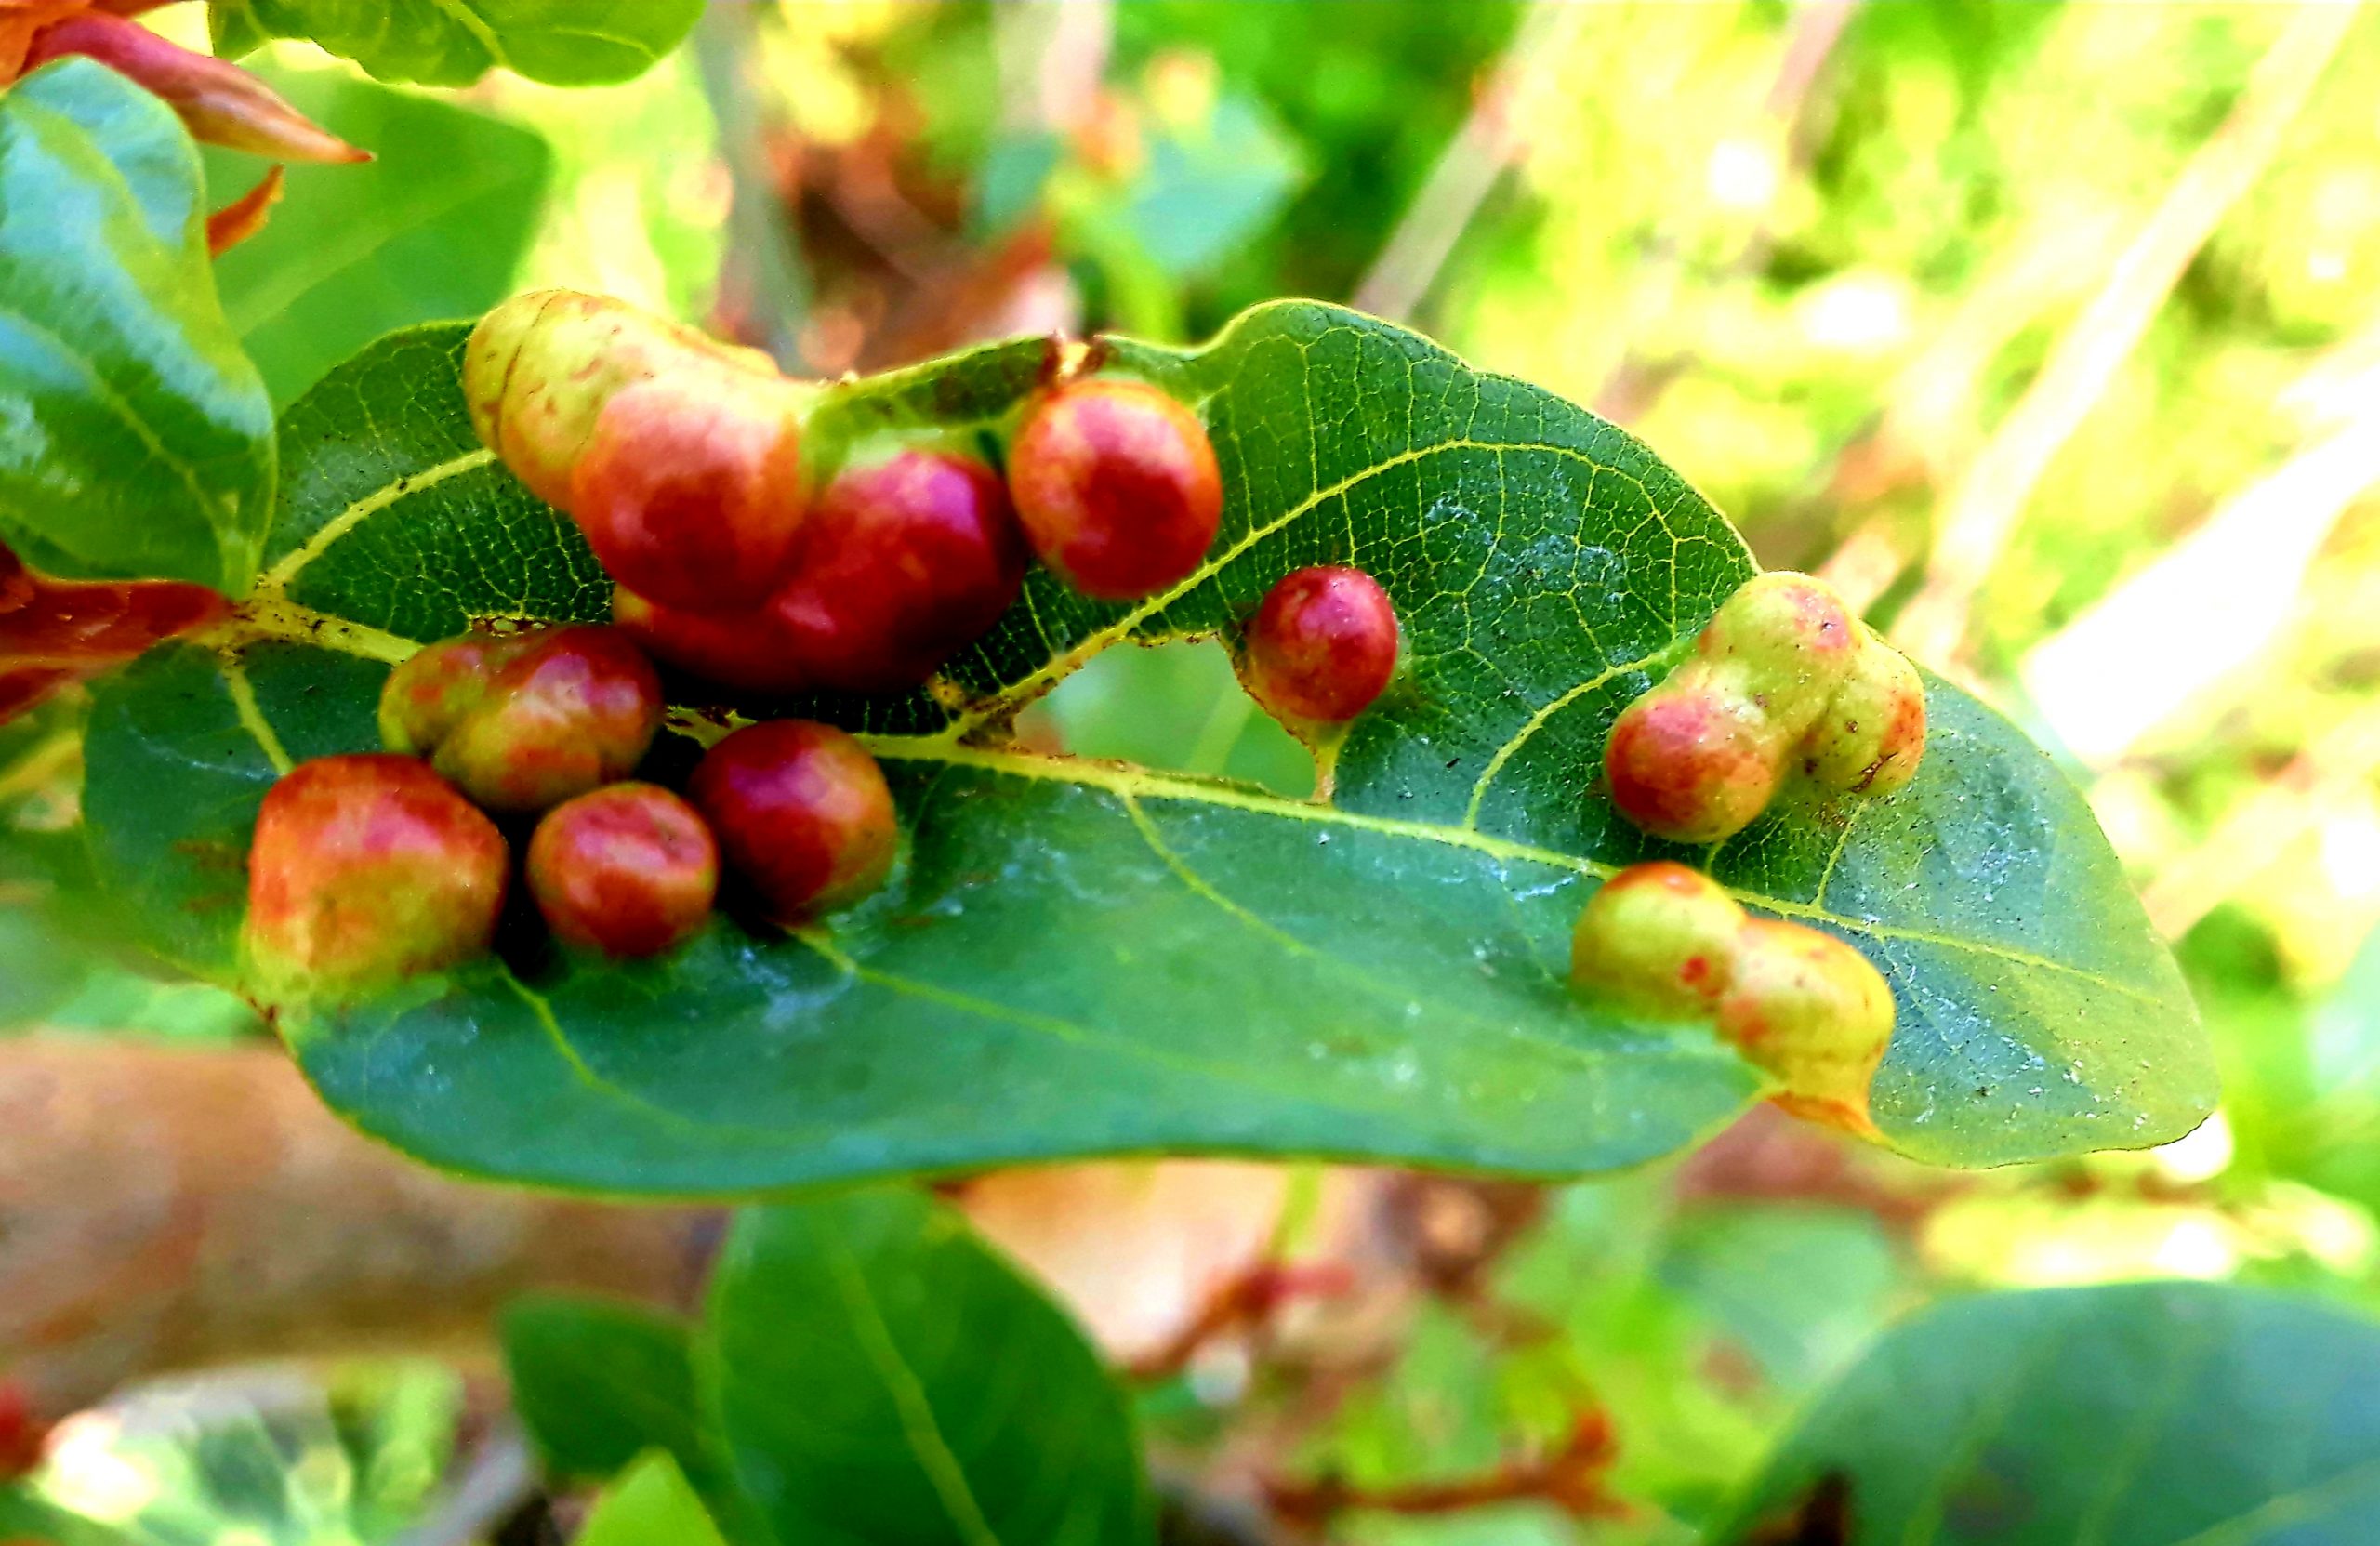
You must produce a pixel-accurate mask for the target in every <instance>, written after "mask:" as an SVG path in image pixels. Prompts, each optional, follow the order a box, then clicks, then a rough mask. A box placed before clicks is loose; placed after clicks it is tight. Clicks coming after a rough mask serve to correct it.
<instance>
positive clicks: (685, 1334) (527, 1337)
mask: <svg viewBox="0 0 2380 1546" xmlns="http://www.w3.org/2000/svg"><path fill="white" fill-rule="evenodd" d="M503 1332H504V1362H505V1368H506V1369H507V1371H508V1372H509V1374H510V1375H511V1377H512V1406H513V1409H514V1410H515V1411H517V1412H518V1413H520V1416H521V1420H522V1423H523V1424H524V1425H526V1426H527V1428H528V1430H529V1434H530V1437H531V1438H533V1439H535V1440H536V1446H537V1451H538V1453H539V1454H541V1455H542V1456H544V1457H545V1460H546V1463H547V1464H548V1465H549V1466H550V1467H551V1468H552V1469H553V1470H555V1471H557V1472H559V1473H562V1474H563V1475H566V1476H591V1477H604V1476H610V1475H613V1474H614V1473H617V1472H619V1471H621V1470H622V1469H623V1468H625V1467H626V1466H628V1464H629V1462H631V1461H632V1460H635V1459H636V1458H637V1456H639V1455H640V1454H642V1453H643V1452H645V1451H646V1450H649V1449H659V1450H664V1451H666V1452H668V1454H669V1455H670V1456H671V1457H672V1458H673V1459H674V1460H676V1462H677V1465H678V1468H679V1470H680V1471H681V1473H683V1474H684V1475H685V1476H686V1477H687V1478H688V1479H689V1480H690V1481H691V1482H692V1483H693V1485H694V1488H695V1490H696V1491H697V1492H698V1493H699V1494H700V1495H701V1497H702V1499H703V1500H704V1502H705V1503H706V1504H707V1506H708V1508H709V1510H710V1512H711V1513H712V1514H713V1515H714V1516H715V1517H716V1518H718V1519H719V1520H720V1521H721V1524H722V1525H723V1526H726V1527H727V1529H728V1532H729V1533H730V1534H731V1535H732V1536H733V1537H734V1539H737V1540H760V1539H765V1533H764V1531H762V1530H761V1529H760V1528H759V1527H758V1525H757V1521H756V1520H755V1519H754V1517H753V1514H752V1505H751V1502H750V1500H748V1499H747V1498H746V1497H745V1496H744V1495H743V1493H742V1491H741V1490H740V1489H739V1488H738V1487H737V1486H736V1483H735V1479H734V1475H733V1474H732V1473H731V1471H730V1469H729V1467H728V1465H727V1462H726V1457H725V1452H724V1450H723V1449H722V1448H721V1445H720V1441H719V1438H718V1436H717V1434H716V1432H715V1431H714V1430H713V1429H712V1427H711V1426H710V1423H709V1420H708V1417H707V1414H706V1413H705V1411H704V1409H703V1406H702V1398H701V1395H700V1394H699V1392H698V1391H697V1390H696V1388H695V1383H694V1352H693V1333H692V1332H691V1331H690V1330H689V1329H688V1328H686V1326H685V1325H684V1324H683V1323H682V1322H680V1321H677V1320H673V1319H671V1318H669V1317H668V1316H666V1315H658V1314H655V1312H653V1311H650V1310H646V1309H642V1308H641V1307H638V1306H635V1305H629V1304H622V1303H618V1302H613V1301H609V1300H602V1299H588V1298H581V1297H578V1296H575V1295H565V1294H533V1295H530V1296H528V1297H526V1298H523V1299H520V1300H516V1301H514V1302H512V1303H511V1304H510V1305H508V1306H507V1307H506V1309H505V1312H504V1322H503Z"/></svg>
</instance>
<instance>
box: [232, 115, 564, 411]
mask: <svg viewBox="0 0 2380 1546" xmlns="http://www.w3.org/2000/svg"><path fill="white" fill-rule="evenodd" d="M257 73H258V74H259V75H261V76H263V77H264V79H265V80H266V81H267V82H268V83H269V84H270V85H271V86H272V87H273V89H274V90H276V91H278V92H280V93H281V94H282V95H283V96H284V97H286V98H287V99H289V100H290V101H291V102H292V103H294V104H295V105H296V106H297V108H298V111H299V112H303V113H304V114H305V115H306V116H307V117H309V118H311V119H312V120H313V121H314V122H315V123H317V124H320V125H322V126H323V127H324V128H326V129H328V130H330V131H331V132H332V133H333V134H336V135H337V136H338V137H339V138H340V139H345V140H348V141H349V142H350V143H352V144H356V145H361V146H363V147H364V149H366V150H368V151H370V152H372V153H373V156H374V158H375V159H374V160H372V161H371V162H370V163H368V164H366V165H359V166H302V165H301V166H292V167H290V168H289V171H288V176H289V189H288V195H287V196H286V197H285V198H284V199H283V200H282V201H281V203H280V204H279V205H275V206H274V208H273V211H272V218H271V220H270V221H269V222H268V223H267V224H266V226H265V228H264V230H263V231H259V232H258V234H256V235H254V236H251V237H250V238H248V239H247V240H246V241H245V242H243V243H241V244H239V245H238V246H236V247H233V248H232V249H231V251H229V252H227V253H225V254H224V255H223V256H222V258H219V259H218V260H217V262H216V267H215V274H216V283H217V284H218V287H219V288H220V289H221V291H222V294H223V310H224V312H225V313H226V314H227V315H228V316H229V317H230V319H231V326H232V327H233V328H234V329H235V330H236V331H237V332H238V333H239V335H240V340H241V342H242V343H244V344H245V345H246V346H247V350H248V353H249V355H250V357H251V358H253V359H254V360H255V361H256V363H257V368H258V370H260V371H262V372H263V373H264V379H265V385H266V386H267V387H268V388H270V389H271V392H272V397H273V401H274V402H276V403H287V402H288V401H289V400H290V399H292V398H294V397H296V396H297V395H298V393H299V392H300V391H302V390H305V389H306V388H307V387H310V386H311V385H312V384H313V383H314V381H315V379H316V378H317V377H320V376H321V375H322V374H323V373H324V371H326V370H328V369H330V367H331V366H333V365H335V364H337V363H338V362H340V361H341V360H344V359H346V358H347V357H348V356H349V355H350V354H352V353H353V352H354V351H355V350H358V349H361V348H363V347H364V345H365V344H367V343H369V342H371V341H372V340H373V339H375V338H377V337H379V336H380V335H382V334H383V333H387V332H389V331H390V330H391V329H393V328H399V327H405V326H409V325H411V324H415V323H422V322H430V321H433V320H436V319H440V318H444V317H462V316H471V315H475V314H477V313H478V312H481V311H486V310H487V309H488V308H489V307H490V306H493V305H495V304H496V302H497V301H498V300H500V299H502V298H503V297H505V296H507V295H509V294H510V293H511V290H512V285H513V274H514V271H516V270H517V269H518V268H519V267H520V262H521V256H522V253H523V252H524V251H526V250H527V248H528V244H529V238H530V236H531V234H532V233H533V231H535V230H536V224H537V219H538V215H539V211H540V209H541V207H542V206H543V205H544V203H545V197H546V184H547V180H548V178H549V174H550V172H551V169H552V160H553V157H552V155H551V153H550V152H549V151H548V150H547V148H546V142H545V140H544V139H542V138H541V137H540V136H538V135H536V134H535V133H533V132H531V131H529V130H527V129H524V128H522V127H520V126H516V125H513V124H508V123H506V122H504V121H503V120H502V119H497V118H491V117H488V116H487V115H485V114H484V113H479V112H469V111H467V110H465V109H463V108H459V107H455V106H452V105H450V104H448V103H446V102H443V101H439V100H436V99H431V98H428V97H423V96H419V95H417V94H415V93H413V92H407V91H398V90H392V89H391V88H390V87H388V86H376V85H374V84H373V83H371V82H370V81H359V80H355V79H352V78H351V77H350V76H349V75H347V74H346V73H335V72H331V71H324V70H274V69H258V71H257ZM204 154H205V160H206V168H207V177H208V182H209V185H210V186H211V187H212V188H213V189H214V191H215V195H216V201H217V202H218V203H222V202H225V201H227V200H229V199H230V198H231V196H232V195H233V194H235V193H236V192H238V191H239V190H240V189H242V188H244V187H245V186H246V184H247V182H249V181H252V180H254V178H256V176H257V171H258V163H257V161H256V159H255V158H254V157H252V156H245V155H241V154H238V153H236V152H230V151H215V150H210V151H207V152H204Z"/></svg>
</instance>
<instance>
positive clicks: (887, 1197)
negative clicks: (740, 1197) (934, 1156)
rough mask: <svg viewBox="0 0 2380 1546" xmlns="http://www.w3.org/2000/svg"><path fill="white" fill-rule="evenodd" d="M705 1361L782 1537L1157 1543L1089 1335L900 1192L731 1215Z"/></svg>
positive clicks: (726, 1429)
mask: <svg viewBox="0 0 2380 1546" xmlns="http://www.w3.org/2000/svg"><path fill="white" fill-rule="evenodd" d="M705 1339H706V1340H705V1342H704V1344H703V1347H702V1350H701V1353H700V1354H699V1357H700V1359H701V1361H702V1367H703V1371H704V1375H705V1378H706V1379H707V1380H708V1381H711V1384H712V1390H713V1393H714V1395H715V1399H716V1409H717V1411H718V1414H719V1418H720V1422H721V1431H722V1432H723V1433H724V1434H726V1437H727V1441H728V1445H729V1447H730V1449H731V1450H732V1452H733V1454H734V1460H735V1464H736V1467H737V1469H738V1472H739V1473H740V1474H741V1475H742V1477H743V1480H744V1483H745V1485H746V1487H747V1488H749V1490H750V1492H751V1494H752V1496H753V1497H754V1498H755V1499H757V1500H759V1502H760V1506H761V1509H762V1512H763V1513H765V1515H766V1516H767V1518H768V1520H769V1523H770V1525H771V1526H772V1527H773V1529H774V1533H775V1535H776V1538H777V1539H780V1540H786V1541H802V1542H805V1543H809V1546H874V1543H876V1542H879V1541H887V1540H899V1541H906V1542H915V1543H917V1546H932V1543H937V1542H945V1541H947V1542H952V1543H954V1546H984V1543H987V1542H992V1541H1011V1540H1012V1541H1036V1542H1048V1543H1049V1546H1121V1543H1126V1542H1139V1543H1148V1542H1153V1541H1154V1539H1155V1534H1154V1530H1153V1527H1152V1525H1151V1514H1150V1505H1149V1500H1148V1496H1147V1492H1146V1489H1145V1487H1144V1485H1143V1483H1142V1479H1141V1461H1140V1455H1139V1451H1138V1448H1137V1447H1136V1444H1135V1440H1134V1435H1133V1427H1132V1421H1131V1413H1130V1412H1129V1410H1128V1409H1127V1407H1126V1406H1125V1402H1124V1397H1123V1394H1122V1392H1121V1391H1120V1390H1118V1389H1117V1386H1116V1385H1115V1384H1114V1383H1113V1382H1112V1381H1110V1380H1109V1378H1108V1376H1107V1373H1106V1371H1105V1370H1104V1368H1101V1366H1100V1362H1099V1355H1098V1354H1096V1353H1094V1352H1093V1351H1092V1350H1091V1345H1090V1344H1089V1343H1088V1342H1087V1341H1084V1340H1083V1337H1082V1333H1081V1332H1079V1331H1078V1330H1077V1329H1076V1328H1075V1327H1074V1325H1073V1323H1072V1322H1070V1321H1068V1320H1067V1319H1066V1317H1065V1315H1064V1312H1062V1311H1061V1310H1059V1309H1058V1308H1057V1306H1056V1305H1054V1304H1052V1303H1051V1302H1050V1301H1049V1300H1048V1299H1046V1298H1044V1297H1043V1296H1042V1294H1041V1293H1040V1291H1039V1290H1038V1289H1037V1288H1034V1287H1033V1286H1032V1285H1030V1284H1028V1283H1027V1282H1026V1281H1025V1279H1024V1278H1023V1277H1022V1276H1020V1275H1018V1273H1017V1271H1016V1269H1015V1268H1014V1267H1012V1266H1011V1265H1010V1264H1009V1263H1008V1262H1006V1261H1005V1260H1003V1259H1002V1258H1001V1257H999V1256H998V1254H997V1253H995V1252H994V1251H993V1250H992V1249H990V1248H988V1247H986V1246H985V1245H984V1244H983V1242H982V1241H980V1240H978V1239H977V1238H976V1237H975V1235H973V1234H972V1232H970V1231H969V1229H968V1228H967V1226H966V1224H965V1222H963V1221H962V1220H960V1218H959V1215H958V1214H956V1213H955V1212H953V1211H951V1210H950V1209H946V1208H944V1207H943V1206H941V1205H939V1204H937V1203H934V1202H932V1201H930V1200H928V1199H927V1198H926V1197H924V1196H920V1195H919V1194H917V1193H915V1192H910V1191H903V1190H878V1191H866V1192H857V1193H845V1194H843V1195H841V1196H835V1197H831V1198H828V1199H826V1200H824V1201H820V1202H814V1203H807V1204H801V1205H798V1206H793V1207H783V1208H767V1209H753V1210H750V1211H748V1212H747V1213H745V1214H743V1215H742V1216H740V1217H739V1218H738V1220H737V1222H736V1224H735V1228H734V1232H733V1234H731V1235H730V1236H729V1240H728V1246H727V1249H726V1251H725V1253H724V1255H723V1256H722V1257H721V1262H720V1266H719V1271H718V1275H717V1277H716V1278H715V1279H714V1280H713V1283H712V1287H711V1298H710V1314H709V1316H708V1319H707V1323H706V1327H705Z"/></svg>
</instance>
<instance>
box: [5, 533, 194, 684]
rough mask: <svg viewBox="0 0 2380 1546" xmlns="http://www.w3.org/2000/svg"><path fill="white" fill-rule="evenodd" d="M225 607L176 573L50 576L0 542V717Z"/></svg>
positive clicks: (126, 658)
mask: <svg viewBox="0 0 2380 1546" xmlns="http://www.w3.org/2000/svg"><path fill="white" fill-rule="evenodd" d="M228 610H229V603H227V602H226V601H224V600H223V598H222V597H220V596H218V595H217V594H216V593H215V592H214V591H212V590H209V589H208V588H206V587H205V586H203V585H188V584H185V583H183V582H182V581H179V580H101V581H79V580H54V579H51V578H50V577H48V576H47V575H40V574H36V573H34V572H33V570H31V569H28V568H26V567H25V565H24V562H23V561H22V560H20V559H19V558H18V557H17V555H16V554H15V553H13V552H11V551H10V550H9V549H8V548H7V547H5V546H0V721H5V720H8V719H10V718H12V717H13V716H15V715H17V714H20V713H21V712H23V711H24V710H25V709H27V708H30V707H33V705H34V704H36V703H39V702H40V701H41V700H42V699H44V698H46V697H47V696H48V695H49V694H51V693H53V692H55V691H57V690H58V689H59V688H60V687H62V686H64V685H65V684H66V683H68V682H70V681H79V680H81V679H82V678H84V677H87V676H90V675H93V674H94V673H96V672H99V671H101V670H104V669H106V668H107V667H110V666H114V665H119V664H121V663H123V662H124V661H127V660H130V659H131V658H132V657H133V656H135V655H137V654H140V653H141V652H142V651H144V650H146V649H148V648H149V646H151V645H152V644H154V643H156V642H158V641H161V640H165V639H170V638H172V637H173V636H174V635H176V634H178V633H186V632H188V631H189V630H190V629H192V628H203V627H205V625H206V624H209V623H212V622H216V621H218V619H220V618H221V617H222V616H223V615H224V614H225V613H226V612H227V611H228Z"/></svg>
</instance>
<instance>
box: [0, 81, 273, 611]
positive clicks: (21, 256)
mask: <svg viewBox="0 0 2380 1546" xmlns="http://www.w3.org/2000/svg"><path fill="white" fill-rule="evenodd" d="M201 195H202V189H201V181H200V178H199V168H198V154H197V152H196V151H195V150H194V149H193V148H192V144H191V139H190V136H189V135H188V134H187V133H185V132H184V131H183V128H182V126H181V123H180V121H179V119H177V118H176V117H175V116H174V114H173V112H172V111H171V110H169V109H168V108H166V107H165V104H164V103H162V102H160V101H159V100H158V99H156V98H154V97H152V96H151V95H150V94H149V93H148V92H146V91H144V90H142V89H140V88H139V86H134V85H133V84H132V83H131V82H129V81H127V80H126V79H125V78H124V77H123V76H122V75H119V74H117V73H115V72H114V71H112V70H110V69H108V68H107V67H105V66H104V65H99V64H95V63H92V62H91V61H90V60H87V59H65V60H61V61H59V63H57V64H53V65H50V66H48V67H46V68H45V69H42V70H38V71H35V72H34V73H33V74H32V75H30V76H28V77H27V78H26V79H24V80H23V81H21V82H20V83H18V84H17V85H16V86H12V87H10V88H9V89H8V91H7V93H6V94H5V95H0V543H6V544H7V546H9V547H11V548H15V549H16V551H17V552H18V553H19V554H20V555H21V556H22V558H23V559H24V561H25V562H27V563H29V564H31V565H33V567H34V568H36V569H40V570H42V571H44V572H46V573H48V574H51V575H58V576H59V577H61V578H68V579H107V578H126V579H151V578H156V579H174V580H184V581H191V582H194V583H197V584H200V585H208V586H214V587H217V588H222V589H229V590H233V591H237V590H239V589H242V588H245V586H246V585H247V583H248V580H249V578H250V577H251V576H252V575H254V574H255V568H256V558H257V548H258V543H259V542H260V541H261V539H262V537H263V535H264V530H265V522H266V520H267V518H268V517H269V515H270V514H271V496H272V469H273V438H272V415H271V406H270V405H269V404H268V403H267V402H266V399H265V391H264V385H263V383H262V382H261V381H260V380H258V377H257V371H256V367H255V366H254V365H252V364H250V363H248V358H247V356H246V355H245V354H244V353H243V352H241V350H240V344H239V339H238V338H237V337H235V336H234V335H233V334H232V331H231V326H230V324H227V323H226V322H225V321H224V317H223V309H222V306H221V305H220V304H219V303H218V300H217V298H216V293H215V278H214V275H213V273H212V271H210V270H209V268H208V266H207V256H206V241H205V207H204V203H203V200H202V196H201Z"/></svg>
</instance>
